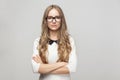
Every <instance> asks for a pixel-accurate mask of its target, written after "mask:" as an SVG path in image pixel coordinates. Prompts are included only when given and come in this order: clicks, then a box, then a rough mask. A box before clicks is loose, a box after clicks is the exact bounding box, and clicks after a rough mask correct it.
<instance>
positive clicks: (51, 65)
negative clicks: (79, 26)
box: [32, 5, 77, 80]
mask: <svg viewBox="0 0 120 80" xmlns="http://www.w3.org/2000/svg"><path fill="white" fill-rule="evenodd" d="M76 64H77V59H76V52H75V44H74V40H73V38H72V37H71V36H70V35H69V34H68V32H67V25H66V21H65V17H64V14H63V12H62V10H61V8H60V7H59V6H57V5H50V6H48V7H47V9H46V10H45V13H44V16H43V21H42V33H41V36H40V37H39V38H37V39H35V41H34V47H33V56H32V66H33V71H34V72H36V73H39V74H40V80H70V74H71V73H72V72H75V71H76Z"/></svg>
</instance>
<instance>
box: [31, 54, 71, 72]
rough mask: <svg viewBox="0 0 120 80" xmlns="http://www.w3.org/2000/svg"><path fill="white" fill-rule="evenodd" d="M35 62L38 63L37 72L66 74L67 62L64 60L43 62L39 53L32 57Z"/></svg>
mask: <svg viewBox="0 0 120 80" xmlns="http://www.w3.org/2000/svg"><path fill="white" fill-rule="evenodd" d="M32 59H33V60H34V61H35V62H36V63H39V64H40V67H39V70H38V72H39V73H42V74H47V73H52V74H68V73H69V70H68V68H67V67H66V65H67V63H66V62H57V63H54V64H44V63H43V62H42V60H41V57H40V56H39V55H36V56H34V57H33V58H32Z"/></svg>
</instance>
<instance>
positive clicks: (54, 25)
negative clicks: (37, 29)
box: [47, 9, 61, 31]
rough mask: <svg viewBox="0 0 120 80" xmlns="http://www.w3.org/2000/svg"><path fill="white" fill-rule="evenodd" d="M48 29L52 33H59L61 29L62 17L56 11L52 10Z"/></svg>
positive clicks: (48, 19)
mask: <svg viewBox="0 0 120 80" xmlns="http://www.w3.org/2000/svg"><path fill="white" fill-rule="evenodd" d="M47 24H48V28H49V29H50V30H51V31H57V30H58V29H59V28H60V24H61V17H60V14H59V12H58V11H57V10H56V9H51V10H50V11H49V13H48V17H47Z"/></svg>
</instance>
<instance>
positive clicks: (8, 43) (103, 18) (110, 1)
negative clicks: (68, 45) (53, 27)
mask: <svg viewBox="0 0 120 80" xmlns="http://www.w3.org/2000/svg"><path fill="white" fill-rule="evenodd" d="M50 4H58V5H59V6H60V7H61V8H62V9H63V12H64V14H65V16H66V21H67V25H68V28H69V32H70V33H71V35H72V36H73V38H74V39H75V42H76V47H77V55H78V68H77V72H76V73H75V74H74V75H73V76H72V80H120V0H0V80H37V79H38V75H37V74H33V72H32V67H31V56H32V47H33V41H34V39H35V38H37V37H38V36H39V34H40V31H41V30H40V25H41V20H42V16H43V12H44V10H45V8H46V7H47V6H48V5H50Z"/></svg>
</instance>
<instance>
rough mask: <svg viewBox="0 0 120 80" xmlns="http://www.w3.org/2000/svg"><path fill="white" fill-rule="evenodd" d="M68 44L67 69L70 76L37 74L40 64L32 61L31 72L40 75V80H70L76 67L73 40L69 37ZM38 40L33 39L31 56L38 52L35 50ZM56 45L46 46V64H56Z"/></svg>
mask: <svg viewBox="0 0 120 80" xmlns="http://www.w3.org/2000/svg"><path fill="white" fill-rule="evenodd" d="M69 39H70V43H71V47H72V50H71V53H70V55H69V61H68V64H67V66H66V67H67V68H68V70H69V72H70V74H44V75H43V74H40V73H39V72H38V69H39V67H40V63H36V62H35V61H34V60H33V59H32V67H33V72H35V73H38V74H40V80H70V75H71V73H72V72H76V66H77V56H76V50H75V49H76V48H75V43H74V40H73V38H72V37H71V36H70V37H69ZM39 40H40V37H38V38H37V39H35V41H34V46H33V55H32V57H33V56H36V55H37V54H39V51H38V49H37V46H38V45H39ZM57 48H58V44H57V43H55V42H53V43H52V44H51V45H48V53H47V56H48V63H49V64H50V63H56V61H57V60H58V54H57V53H58V51H57Z"/></svg>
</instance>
